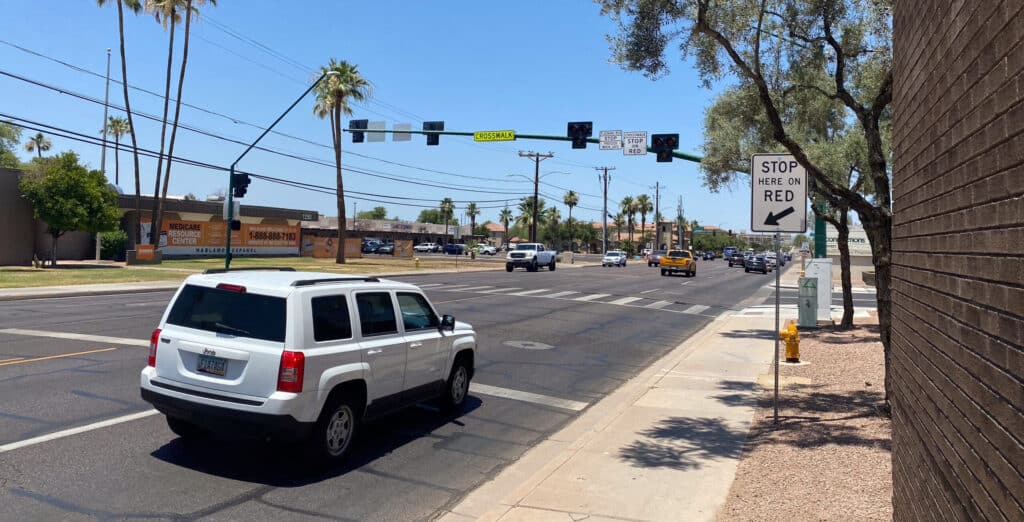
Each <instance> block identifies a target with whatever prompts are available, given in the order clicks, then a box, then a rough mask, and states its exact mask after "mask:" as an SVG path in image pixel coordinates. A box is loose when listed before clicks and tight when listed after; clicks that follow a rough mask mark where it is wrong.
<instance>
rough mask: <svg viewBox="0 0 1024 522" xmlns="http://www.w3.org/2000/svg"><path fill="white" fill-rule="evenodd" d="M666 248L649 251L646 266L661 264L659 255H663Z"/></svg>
mask: <svg viewBox="0 0 1024 522" xmlns="http://www.w3.org/2000/svg"><path fill="white" fill-rule="evenodd" d="M665 252H667V250H655V251H653V252H651V255H649V256H647V266H659V265H661V257H662V256H664V255H665Z"/></svg>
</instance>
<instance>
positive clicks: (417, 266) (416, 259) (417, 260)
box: [413, 257, 420, 268]
mask: <svg viewBox="0 0 1024 522" xmlns="http://www.w3.org/2000/svg"><path fill="white" fill-rule="evenodd" d="M413 259H414V260H415V261H416V268H419V267H420V258H418V257H415V258H413Z"/></svg>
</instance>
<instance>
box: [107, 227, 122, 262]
mask: <svg viewBox="0 0 1024 522" xmlns="http://www.w3.org/2000/svg"><path fill="white" fill-rule="evenodd" d="M126 244H128V234H126V233H125V231H124V230H114V231H113V232H102V233H100V256H101V257H102V258H103V259H111V260H114V261H117V260H119V259H121V256H122V255H124V247H125V245H126Z"/></svg>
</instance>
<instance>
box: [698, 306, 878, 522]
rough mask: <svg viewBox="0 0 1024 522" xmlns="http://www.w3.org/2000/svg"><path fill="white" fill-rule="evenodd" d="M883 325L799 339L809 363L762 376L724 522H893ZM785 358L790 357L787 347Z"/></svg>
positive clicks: (868, 322)
mask: <svg viewBox="0 0 1024 522" xmlns="http://www.w3.org/2000/svg"><path fill="white" fill-rule="evenodd" d="M877 324H878V323H877V320H875V319H874V318H872V319H871V320H864V321H863V322H859V323H858V324H857V328H856V329H855V330H852V331H846V332H838V331H833V330H832V329H822V330H819V331H817V332H800V337H801V342H800V359H801V362H806V363H809V364H806V365H801V366H788V365H785V364H783V365H781V366H780V369H779V376H780V378H779V380H780V388H779V425H778V427H777V428H776V427H775V426H773V422H772V415H773V408H772V397H773V393H772V392H773V390H772V386H773V382H774V380H773V378H774V377H773V375H765V376H763V377H762V385H763V386H765V387H766V391H765V393H764V394H762V395H761V397H760V398H759V401H758V410H757V412H756V413H755V424H754V426H753V428H752V429H751V432H750V436H749V438H748V442H747V446H746V448H745V449H744V453H743V457H742V460H741V461H740V465H739V469H738V470H737V473H736V480H735V482H733V485H732V489H730V491H729V497H728V499H727V500H726V503H725V506H723V508H722V510H721V512H720V513H719V516H718V519H719V520H758V521H770V520H780V521H786V522H794V521H802V520H891V519H892V463H891V460H890V459H891V448H892V434H891V423H890V420H889V419H888V418H886V417H884V416H882V415H880V414H879V408H880V407H881V405H882V399H883V396H884V388H883V378H884V370H883V357H882V343H881V341H880V340H879V337H878V326H877ZM780 349H784V348H783V347H780Z"/></svg>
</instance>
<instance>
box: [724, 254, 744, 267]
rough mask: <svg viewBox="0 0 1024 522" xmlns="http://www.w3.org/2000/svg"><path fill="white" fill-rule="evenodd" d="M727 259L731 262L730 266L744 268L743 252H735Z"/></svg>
mask: <svg viewBox="0 0 1024 522" xmlns="http://www.w3.org/2000/svg"><path fill="white" fill-rule="evenodd" d="M727 259H728V261H729V266H735V265H738V266H743V263H744V259H743V253H742V252H733V253H732V254H730V255H729V257H728V258H727Z"/></svg>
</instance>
